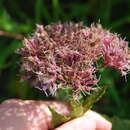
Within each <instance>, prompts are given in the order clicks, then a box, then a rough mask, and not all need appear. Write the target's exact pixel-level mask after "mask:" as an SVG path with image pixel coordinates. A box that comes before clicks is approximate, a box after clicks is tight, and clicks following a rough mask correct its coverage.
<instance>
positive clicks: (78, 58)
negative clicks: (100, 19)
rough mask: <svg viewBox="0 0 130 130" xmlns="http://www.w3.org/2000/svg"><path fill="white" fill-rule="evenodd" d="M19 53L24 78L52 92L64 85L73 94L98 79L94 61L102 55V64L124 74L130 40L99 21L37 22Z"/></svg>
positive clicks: (41, 88) (95, 82)
mask: <svg viewBox="0 0 130 130" xmlns="http://www.w3.org/2000/svg"><path fill="white" fill-rule="evenodd" d="M18 53H19V54H21V55H22V67H21V70H22V72H23V76H22V79H23V80H26V79H29V80H30V81H31V83H32V85H33V86H34V87H37V88H39V89H40V90H43V91H45V93H46V92H47V91H48V90H49V91H50V93H51V94H54V93H55V92H56V90H57V89H59V88H61V87H68V88H71V89H72V90H73V91H74V97H77V95H78V93H79V92H83V93H84V92H88V91H90V90H92V89H93V86H94V85H96V84H97V82H98V80H97V78H96V74H95V73H96V71H98V66H95V63H96V62H97V61H98V60H100V59H101V58H103V59H104V64H103V65H102V67H108V66H112V67H114V68H115V69H117V70H118V71H120V72H121V74H122V75H126V74H127V72H128V71H129V70H130V61H129V55H130V51H129V48H128V43H127V42H126V41H124V40H122V39H121V38H120V37H119V36H118V35H117V34H113V33H111V32H109V31H108V30H105V29H103V28H102V26H101V25H100V24H96V25H91V27H86V26H85V25H83V23H64V24H62V23H56V24H50V25H47V26H45V27H43V26H42V25H37V29H36V32H35V33H34V34H33V36H32V37H29V38H26V39H25V40H24V42H23V48H21V49H19V50H18Z"/></svg>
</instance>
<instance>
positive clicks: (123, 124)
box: [110, 117, 130, 130]
mask: <svg viewBox="0 0 130 130" xmlns="http://www.w3.org/2000/svg"><path fill="white" fill-rule="evenodd" d="M110 121H111V122H112V130H130V120H127V119H121V118H119V117H112V118H110Z"/></svg>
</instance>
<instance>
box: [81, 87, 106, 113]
mask: <svg viewBox="0 0 130 130" xmlns="http://www.w3.org/2000/svg"><path fill="white" fill-rule="evenodd" d="M106 89H107V86H105V87H100V88H97V89H96V90H95V91H94V92H93V93H92V94H91V95H90V96H89V97H88V98H87V99H86V101H85V102H84V105H83V107H84V112H87V111H88V110H89V109H90V108H91V107H92V106H93V104H94V103H95V102H97V101H98V100H99V99H100V98H101V97H102V96H103V94H104V93H105V90H106Z"/></svg>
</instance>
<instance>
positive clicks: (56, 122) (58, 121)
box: [48, 107, 71, 128]
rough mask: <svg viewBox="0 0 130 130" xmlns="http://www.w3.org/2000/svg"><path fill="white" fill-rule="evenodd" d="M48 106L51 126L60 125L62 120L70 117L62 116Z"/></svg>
mask: <svg viewBox="0 0 130 130" xmlns="http://www.w3.org/2000/svg"><path fill="white" fill-rule="evenodd" d="M48 108H49V110H50V111H51V113H52V127H53V128H55V127H57V126H59V125H61V124H62V123H64V122H67V121H69V120H70V119H71V117H67V116H63V115H61V114H59V113H58V112H56V111H55V110H54V109H53V108H51V107H48Z"/></svg>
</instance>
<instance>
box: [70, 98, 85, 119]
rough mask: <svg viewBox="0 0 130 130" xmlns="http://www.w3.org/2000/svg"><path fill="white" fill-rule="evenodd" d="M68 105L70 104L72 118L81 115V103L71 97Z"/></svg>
mask: <svg viewBox="0 0 130 130" xmlns="http://www.w3.org/2000/svg"><path fill="white" fill-rule="evenodd" d="M70 106H71V109H72V111H71V117H72V118H76V117H80V116H82V115H83V113H84V111H83V106H82V104H81V103H80V101H79V102H76V101H74V100H73V98H71V100H70Z"/></svg>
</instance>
